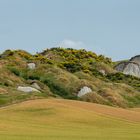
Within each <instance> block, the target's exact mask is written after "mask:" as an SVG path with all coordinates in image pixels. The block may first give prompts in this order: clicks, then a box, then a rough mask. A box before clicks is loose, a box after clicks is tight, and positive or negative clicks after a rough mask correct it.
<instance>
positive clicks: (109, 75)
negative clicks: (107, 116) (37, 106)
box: [0, 48, 140, 108]
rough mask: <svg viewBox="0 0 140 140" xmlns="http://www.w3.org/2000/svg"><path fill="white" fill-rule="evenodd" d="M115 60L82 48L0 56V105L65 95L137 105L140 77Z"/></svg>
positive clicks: (114, 104) (92, 100)
mask: <svg viewBox="0 0 140 140" xmlns="http://www.w3.org/2000/svg"><path fill="white" fill-rule="evenodd" d="M115 64H116V63H115V62H112V60H111V59H110V58H107V57H105V56H103V55H97V54H95V53H94V52H91V51H86V50H83V49H82V50H75V49H71V48H67V49H64V48H51V49H46V50H44V51H43V52H41V53H37V54H35V55H32V54H30V53H28V52H26V51H23V50H6V51H5V52H4V53H2V54H1V55H0V106H5V105H8V104H13V103H17V102H21V101H25V100H30V99H37V98H48V97H55V98H65V99H73V100H82V101H88V102H94V103H99V104H105V105H110V106H116V107H123V108H126V107H139V105H140V79H139V78H137V77H134V76H131V75H125V74H123V73H120V72H117V71H116V70H115V69H114V65H115Z"/></svg>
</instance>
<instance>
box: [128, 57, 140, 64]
mask: <svg viewBox="0 0 140 140" xmlns="http://www.w3.org/2000/svg"><path fill="white" fill-rule="evenodd" d="M130 61H131V62H135V63H137V64H139V65H140V55H137V56H134V57H132V58H131V59H130Z"/></svg>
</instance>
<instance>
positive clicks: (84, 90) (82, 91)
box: [77, 86, 92, 97]
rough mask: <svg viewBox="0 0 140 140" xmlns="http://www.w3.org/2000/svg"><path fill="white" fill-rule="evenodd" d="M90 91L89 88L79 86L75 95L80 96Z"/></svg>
mask: <svg viewBox="0 0 140 140" xmlns="http://www.w3.org/2000/svg"><path fill="white" fill-rule="evenodd" d="M90 92H92V90H91V88H89V87H87V86H84V87H83V88H81V90H80V91H79V92H78V94H77V96H78V97H82V96H83V95H86V94H88V93H90Z"/></svg>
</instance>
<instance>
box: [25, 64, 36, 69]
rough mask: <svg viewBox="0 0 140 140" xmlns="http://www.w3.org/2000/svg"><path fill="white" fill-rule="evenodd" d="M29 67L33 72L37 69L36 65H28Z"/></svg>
mask: <svg viewBox="0 0 140 140" xmlns="http://www.w3.org/2000/svg"><path fill="white" fill-rule="evenodd" d="M27 66H28V68H29V69H31V70H34V69H35V68H36V64H35V63H28V64H27Z"/></svg>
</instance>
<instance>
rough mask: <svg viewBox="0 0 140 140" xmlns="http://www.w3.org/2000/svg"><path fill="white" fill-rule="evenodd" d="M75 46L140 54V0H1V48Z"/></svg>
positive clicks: (126, 55)
mask: <svg viewBox="0 0 140 140" xmlns="http://www.w3.org/2000/svg"><path fill="white" fill-rule="evenodd" d="M60 45H61V46H63V47H74V48H77V49H79V48H85V49H87V50H92V51H94V52H96V53H98V54H104V55H106V56H108V57H111V58H112V59H113V60H119V59H128V58H130V57H131V56H134V55H137V54H140V0H0V52H2V51H4V50H6V49H24V50H27V51H29V52H31V53H35V52H40V51H42V50H44V49H45V48H49V47H57V46H60Z"/></svg>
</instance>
